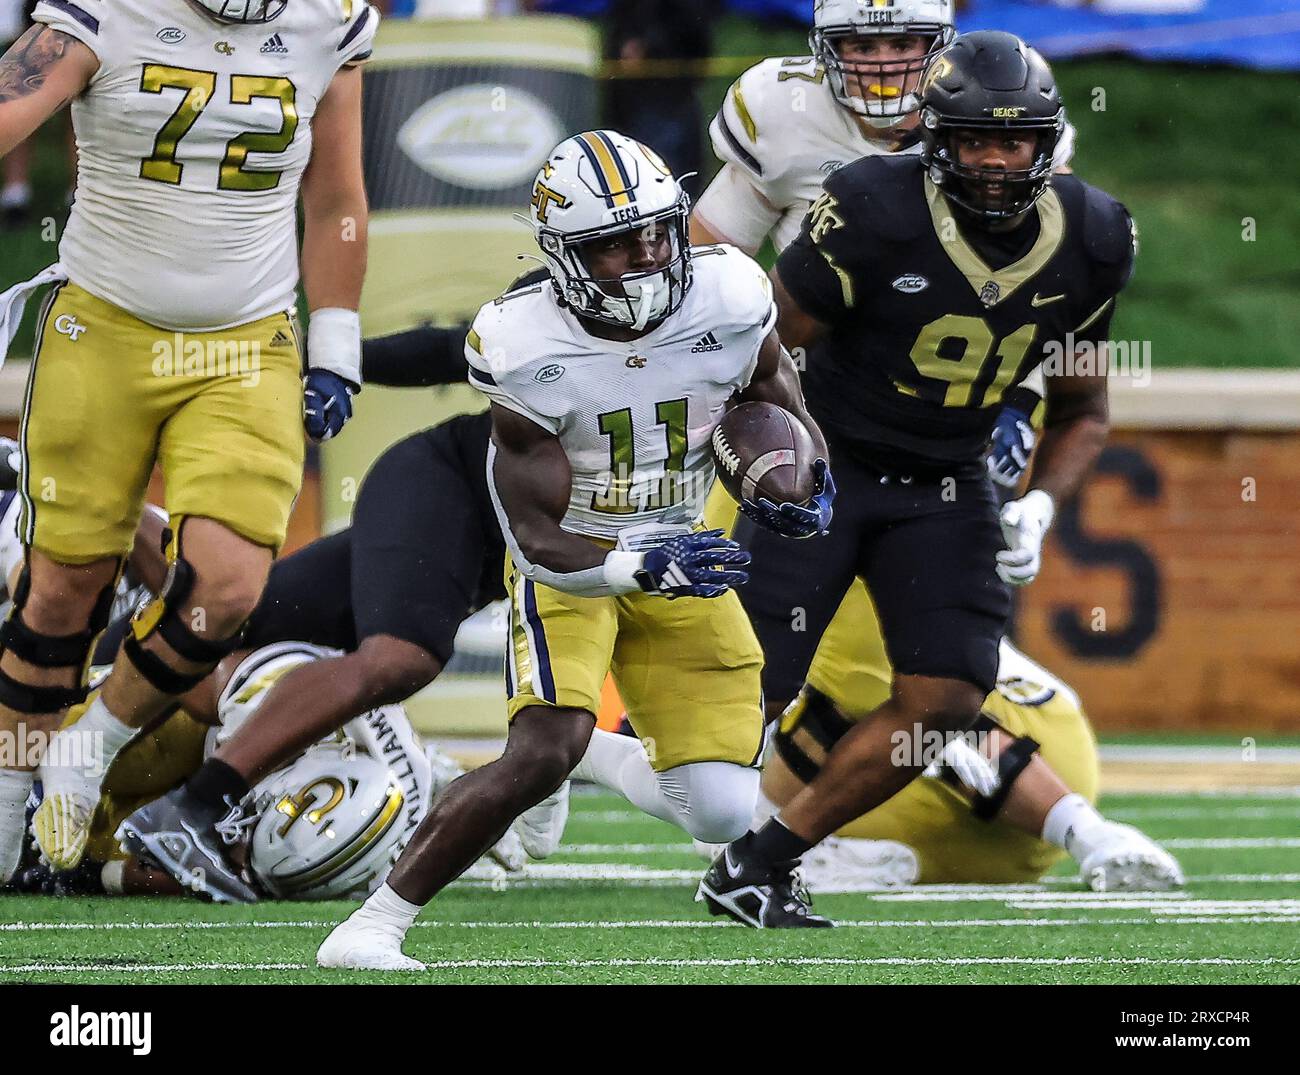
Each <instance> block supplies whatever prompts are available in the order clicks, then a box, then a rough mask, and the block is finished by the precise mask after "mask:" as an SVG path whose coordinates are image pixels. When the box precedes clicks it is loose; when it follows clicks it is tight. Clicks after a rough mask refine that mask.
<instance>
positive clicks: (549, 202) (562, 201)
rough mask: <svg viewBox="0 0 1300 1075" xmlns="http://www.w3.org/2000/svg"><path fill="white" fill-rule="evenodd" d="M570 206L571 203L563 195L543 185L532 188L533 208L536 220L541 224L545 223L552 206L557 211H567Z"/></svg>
mask: <svg viewBox="0 0 1300 1075" xmlns="http://www.w3.org/2000/svg"><path fill="white" fill-rule="evenodd" d="M572 205H573V202H571V201H569V199H568V198H566V197H565V196H564V195H563V194H557V193H556V192H555V191H553V190H552V189H551V188H550V187H548V186H546V185H545V184H544V183H540V182H539V183H537V184H535V185H534V186H533V208H534V209H535V210H536V211H537V219H538V221H539V222H540V223H542V224H545V223H546V218H547V216H548V215H550V212H551V207H552V206H554V207H556V208H557V209H568V208H569V207H570V206H572Z"/></svg>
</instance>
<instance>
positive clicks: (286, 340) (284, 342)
mask: <svg viewBox="0 0 1300 1075" xmlns="http://www.w3.org/2000/svg"><path fill="white" fill-rule="evenodd" d="M291 343H293V340H292V339H291V338H290V336H289V334H288V333H287V332H285V331H284V329H276V331H275V335H274V336H272V337H271V346H272V347H287V346H288V345H289V344H291Z"/></svg>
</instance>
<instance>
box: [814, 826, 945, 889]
mask: <svg viewBox="0 0 1300 1075" xmlns="http://www.w3.org/2000/svg"><path fill="white" fill-rule="evenodd" d="M801 869H802V872H803V880H804V884H806V885H807V886H808V890H809V891H810V892H813V893H814V894H816V895H824V894H826V893H831V892H878V891H880V890H881V889H886V888H903V887H905V886H907V885H914V884H916V882H917V879H918V878H919V877H920V876H921V863H920V860H919V859H918V858H917V857H916V852H915V851H913V850H912V849H911V848H910V847H908V846H907V845H906V844H900V843H898V842H896V841H894V840H862V839H857V838H854V837H850V836H828V837H826V839H824V840H823V841H822V842H821V843H819V844H818V845H817V846H816V847H814V848H812V849H810V850H809V851H806V852H804V855H803V863H802V867H801Z"/></svg>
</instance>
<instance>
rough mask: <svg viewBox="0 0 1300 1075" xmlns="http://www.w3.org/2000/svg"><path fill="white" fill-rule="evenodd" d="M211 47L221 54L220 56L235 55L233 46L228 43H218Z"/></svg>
mask: <svg viewBox="0 0 1300 1075" xmlns="http://www.w3.org/2000/svg"><path fill="white" fill-rule="evenodd" d="M212 47H213V49H214V50H215V51H217V52H219V53H221V55H222V56H233V55H234V54H235V46H234V45H232V44H231V43H230V42H229V41H218V42H217V43H216V44H215V45H213V46H212Z"/></svg>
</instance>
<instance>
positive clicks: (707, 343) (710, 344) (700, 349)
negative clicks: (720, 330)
mask: <svg viewBox="0 0 1300 1075" xmlns="http://www.w3.org/2000/svg"><path fill="white" fill-rule="evenodd" d="M721 350H722V344H720V343H718V338H717V337H716V336H715V335H713V333H712V332H706V333H705V334H704V335H703V336H701V337H700V338H699V339H698V340H697V341H696V342H695V346H694V347H692V348H691V354H693V355H699V354H703V353H704V352H706V351H721Z"/></svg>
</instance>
